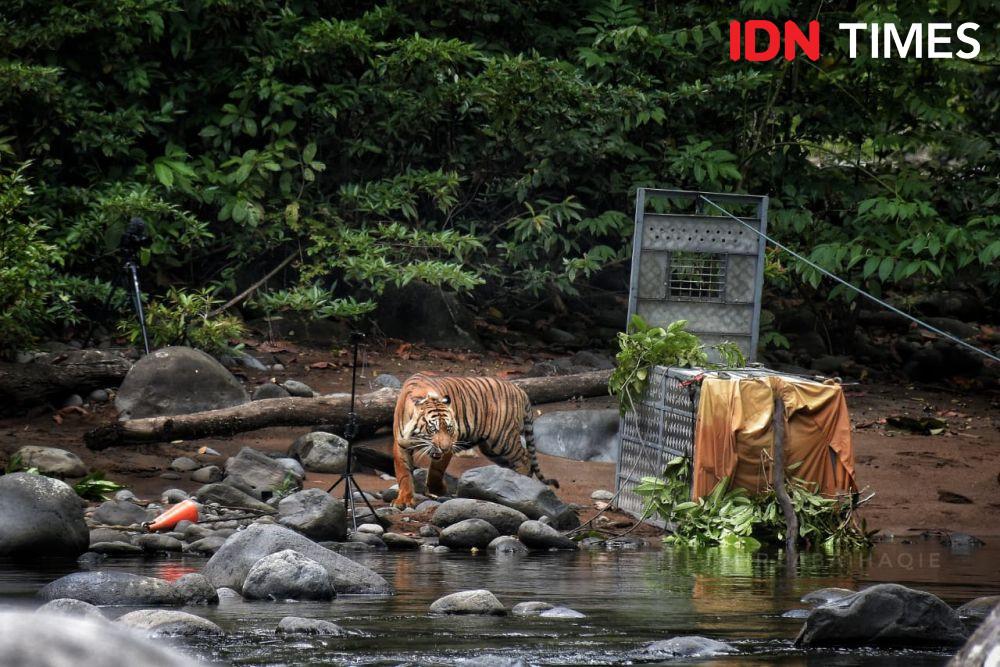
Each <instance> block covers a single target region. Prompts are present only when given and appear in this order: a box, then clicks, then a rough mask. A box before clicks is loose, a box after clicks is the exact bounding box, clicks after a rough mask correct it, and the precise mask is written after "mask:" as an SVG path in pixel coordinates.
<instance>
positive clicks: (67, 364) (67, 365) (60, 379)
mask: <svg viewBox="0 0 1000 667" xmlns="http://www.w3.org/2000/svg"><path fill="white" fill-rule="evenodd" d="M131 367H132V362H131V361H130V360H129V359H126V358H125V357H123V356H121V355H120V354H117V353H114V352H108V351H105V350H75V351H72V352H61V353H58V354H47V355H42V356H40V357H39V358H37V359H36V360H35V361H32V362H29V363H26V364H15V363H0V415H2V416H17V415H22V414H24V412H25V411H26V410H27V409H29V408H32V407H35V406H39V405H45V404H47V403H53V404H59V403H61V402H62V401H64V400H65V399H66V397H68V396H70V395H71V394H81V395H83V396H86V394H87V393H88V392H90V391H92V390H94V389H106V388H108V387H117V386H118V385H120V384H121V382H122V378H124V377H125V374H126V373H128V370H129V369H130V368H131Z"/></svg>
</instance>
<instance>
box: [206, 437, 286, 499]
mask: <svg viewBox="0 0 1000 667" xmlns="http://www.w3.org/2000/svg"><path fill="white" fill-rule="evenodd" d="M286 478H287V479H289V480H290V481H291V483H292V484H293V486H295V487H296V488H298V487H300V486H302V478H301V477H297V476H296V475H295V474H294V473H292V472H290V471H289V470H288V469H286V468H285V467H284V466H283V465H281V464H280V463H278V462H277V461H275V460H274V459H272V458H271V457H270V456H267V455H266V454H262V453H260V452H258V451H257V450H256V449H251V448H250V447H244V448H243V449H241V450H240V452H239V454H237V455H236V456H233V457H230V458H229V459H228V460H227V461H226V477H225V479H223V480H222V483H223V484H229V485H230V486H235V487H236V488H237V489H239V490H240V491H243V492H244V493H248V494H250V495H251V496H253V497H254V498H258V499H267V498H270V497H271V495H272V494H273V493H274V490H275V489H276V488H278V487H280V486H282V485H283V484H285V483H286V482H285V480H286Z"/></svg>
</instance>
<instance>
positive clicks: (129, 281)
mask: <svg viewBox="0 0 1000 667" xmlns="http://www.w3.org/2000/svg"><path fill="white" fill-rule="evenodd" d="M148 241H149V235H148V234H147V233H146V222H145V221H144V220H143V219H142V218H132V219H131V220H130V221H129V223H128V226H127V227H126V228H125V232H124V233H123V234H122V239H121V251H122V256H123V257H125V264H124V266H123V268H124V269H125V281H126V282H125V283H124V284H123V283H122V280H121V277H120V276H118V277H115V278H114V279H112V281H111V289H110V290H109V291H108V298H107V299H105V300H104V310H105V311H107V310H108V307H109V306H110V305H111V298H112V297H113V296H114V294H115V287H116V286H117V287H121V288H122V289H124V290H125V291H126V292H128V293H129V296H130V297H131V298H132V308H134V309H135V314H136V316H137V317H138V318H139V329H140V330H141V331H142V347H143V349H144V350H146V354H149V336H148V335H147V333H146V315H145V313H144V312H143V309H142V288H141V287H140V286H139V266H138V264H137V262H138V259H139V251H140V250H142V247H143V246H144V245H146V243H147V242H148ZM93 333H94V322H93V320H92V321H91V323H90V330H89V331H87V335H86V337H85V338H84V339H83V346H84V347H87V344H88V343H90V337H91V335H92V334H93Z"/></svg>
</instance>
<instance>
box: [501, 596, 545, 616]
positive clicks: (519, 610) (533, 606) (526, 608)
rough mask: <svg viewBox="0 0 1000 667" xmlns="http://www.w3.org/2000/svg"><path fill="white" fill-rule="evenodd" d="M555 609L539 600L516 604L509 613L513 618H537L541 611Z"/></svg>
mask: <svg viewBox="0 0 1000 667" xmlns="http://www.w3.org/2000/svg"><path fill="white" fill-rule="evenodd" d="M549 609H555V605H551V604H549V603H548V602H542V601H540V600H530V601H528V602H518V603H517V604H516V605H514V608H513V609H511V610H510V613H511V614H513V615H514V616H538V615H540V614H541V613H542V612H543V611H548V610H549Z"/></svg>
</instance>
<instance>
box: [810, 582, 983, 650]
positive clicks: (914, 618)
mask: <svg viewBox="0 0 1000 667" xmlns="http://www.w3.org/2000/svg"><path fill="white" fill-rule="evenodd" d="M967 636H968V633H967V632H966V631H965V627H964V626H963V625H962V621H961V620H960V619H959V617H958V614H957V613H956V612H955V610H954V609H952V608H951V607H949V606H948V605H947V604H945V603H944V602H943V601H942V600H941V599H940V598H938V597H936V596H934V595H931V594H930V593H925V592H923V591H916V590H913V589H911V588H907V587H905V586H900V585H898V584H878V585H877V586H872V587H871V588H866V589H865V590H863V591H861V592H859V593H855V594H853V595H849V596H847V597H845V598H841V599H840V600H836V601H834V602H829V603H827V604H824V605H821V606H819V607H816V609H814V610H813V612H812V614H810V615H809V618H807V619H806V622H805V625H803V626H802V631H801V632H800V633H799V636H798V638H797V639H796V640H795V643H796V645H798V646H954V645H958V644H961V643H962V642H964V641H965V639H966V637H967Z"/></svg>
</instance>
